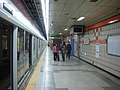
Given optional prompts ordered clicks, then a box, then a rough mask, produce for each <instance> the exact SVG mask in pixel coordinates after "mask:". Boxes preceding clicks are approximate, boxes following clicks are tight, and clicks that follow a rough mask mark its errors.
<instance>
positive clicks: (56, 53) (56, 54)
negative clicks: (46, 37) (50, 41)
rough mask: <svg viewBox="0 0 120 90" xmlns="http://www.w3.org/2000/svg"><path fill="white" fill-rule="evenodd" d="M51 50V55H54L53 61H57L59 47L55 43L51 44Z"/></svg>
mask: <svg viewBox="0 0 120 90" xmlns="http://www.w3.org/2000/svg"><path fill="white" fill-rule="evenodd" d="M52 50H53V55H54V61H56V60H57V59H58V61H59V48H58V44H57V43H56V44H54V45H53V48H52Z"/></svg>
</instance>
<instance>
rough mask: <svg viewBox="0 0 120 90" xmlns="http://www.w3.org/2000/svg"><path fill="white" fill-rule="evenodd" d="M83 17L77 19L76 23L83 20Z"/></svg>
mask: <svg viewBox="0 0 120 90" xmlns="http://www.w3.org/2000/svg"><path fill="white" fill-rule="evenodd" d="M84 18H85V17H80V18H78V20H77V21H81V20H83V19H84Z"/></svg>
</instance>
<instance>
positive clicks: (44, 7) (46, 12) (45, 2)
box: [41, 0, 49, 39]
mask: <svg viewBox="0 0 120 90" xmlns="http://www.w3.org/2000/svg"><path fill="white" fill-rule="evenodd" d="M41 4H42V11H43V18H44V25H45V29H46V34H47V39H48V37H49V36H48V31H49V23H48V22H49V0H41Z"/></svg>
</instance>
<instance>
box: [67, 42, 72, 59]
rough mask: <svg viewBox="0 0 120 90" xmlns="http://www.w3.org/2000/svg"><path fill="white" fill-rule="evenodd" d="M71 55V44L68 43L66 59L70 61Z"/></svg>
mask: <svg viewBox="0 0 120 90" xmlns="http://www.w3.org/2000/svg"><path fill="white" fill-rule="evenodd" d="M70 53H71V45H70V42H69V41H68V43H67V45H66V58H68V59H70Z"/></svg>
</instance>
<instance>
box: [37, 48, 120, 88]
mask: <svg viewBox="0 0 120 90" xmlns="http://www.w3.org/2000/svg"><path fill="white" fill-rule="evenodd" d="M60 57H61V56H60ZM35 90H120V80H118V79H116V78H114V77H112V76H111V75H109V74H107V73H105V72H103V71H101V70H99V69H98V68H96V67H94V66H91V65H89V64H87V63H86V62H84V61H81V60H78V59H77V58H75V57H71V59H70V60H67V59H66V61H65V62H63V61H62V59H61V61H59V62H58V61H54V60H53V54H52V51H51V50H50V49H49V48H47V51H46V54H45V57H44V62H43V64H42V66H41V71H40V74H39V76H38V79H37V83H36V87H35Z"/></svg>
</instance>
